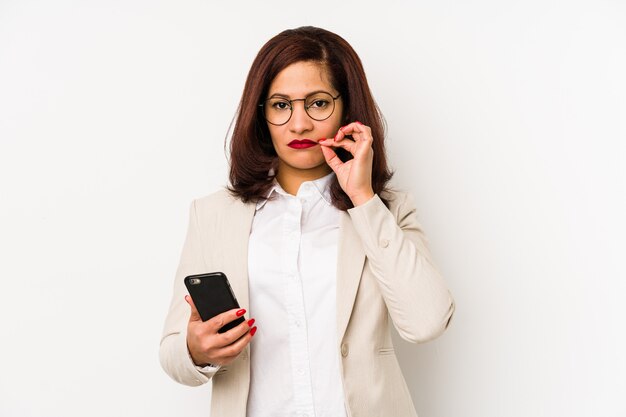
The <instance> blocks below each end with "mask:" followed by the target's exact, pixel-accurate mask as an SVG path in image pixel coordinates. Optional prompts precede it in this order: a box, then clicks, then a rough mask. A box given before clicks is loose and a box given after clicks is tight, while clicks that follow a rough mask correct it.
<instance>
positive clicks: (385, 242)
mask: <svg viewBox="0 0 626 417" xmlns="http://www.w3.org/2000/svg"><path fill="white" fill-rule="evenodd" d="M379 244H380V247H381V248H386V247H387V246H389V241H388V240H387V239H380V242H379Z"/></svg>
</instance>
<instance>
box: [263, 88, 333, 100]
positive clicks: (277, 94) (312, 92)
mask: <svg viewBox="0 0 626 417" xmlns="http://www.w3.org/2000/svg"><path fill="white" fill-rule="evenodd" d="M317 93H328V94H330V95H331V96H332V95H333V93H331V92H330V91H326V90H315V91H311V92H310V93H308V94H307V95H306V96H304V97H308V96H310V95H313V94H317ZM272 97H282V98H286V99H291V96H290V95H289V94H284V93H274V94H272V95H271V96H269V97H268V98H272Z"/></svg>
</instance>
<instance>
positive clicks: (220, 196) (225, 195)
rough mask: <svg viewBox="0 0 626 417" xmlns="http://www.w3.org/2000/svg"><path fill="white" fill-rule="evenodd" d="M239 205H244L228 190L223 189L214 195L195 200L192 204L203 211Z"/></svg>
mask: <svg viewBox="0 0 626 417" xmlns="http://www.w3.org/2000/svg"><path fill="white" fill-rule="evenodd" d="M237 203H240V204H243V203H242V202H241V200H239V199H238V198H237V197H234V196H233V195H232V194H231V193H230V192H229V191H228V190H227V189H225V188H222V189H219V190H217V191H215V192H214V193H212V194H209V195H206V196H204V197H200V198H197V199H195V200H194V201H193V203H192V204H193V205H194V206H195V208H196V210H203V209H219V208H220V207H228V206H230V205H233V204H237Z"/></svg>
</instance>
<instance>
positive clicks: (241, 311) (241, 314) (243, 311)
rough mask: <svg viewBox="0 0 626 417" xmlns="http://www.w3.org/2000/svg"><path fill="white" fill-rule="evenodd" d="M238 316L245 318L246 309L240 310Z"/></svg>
mask: <svg viewBox="0 0 626 417" xmlns="http://www.w3.org/2000/svg"><path fill="white" fill-rule="evenodd" d="M236 314H237V317H241V316H243V315H244V314H246V310H244V309H243V308H242V309H241V310H239V311H238V312H237V313H236Z"/></svg>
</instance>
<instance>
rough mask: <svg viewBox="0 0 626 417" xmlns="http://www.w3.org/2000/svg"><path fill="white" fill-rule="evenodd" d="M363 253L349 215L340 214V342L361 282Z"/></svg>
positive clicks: (338, 304) (338, 277)
mask: <svg viewBox="0 0 626 417" xmlns="http://www.w3.org/2000/svg"><path fill="white" fill-rule="evenodd" d="M364 263H365V251H364V250H363V246H362V245H361V239H360V238H359V235H358V234H357V232H356V230H354V226H353V225H352V220H350V215H349V214H348V213H346V212H342V213H341V221H340V226H339V248H338V253H337V340H338V341H339V342H341V340H342V339H343V335H344V333H345V331H346V327H347V326H348V321H349V320H350V315H351V314H352V307H353V306H354V300H355V298H356V292H357V289H358V288H359V282H360V281H361V274H362V272H363V264H364Z"/></svg>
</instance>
